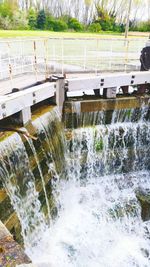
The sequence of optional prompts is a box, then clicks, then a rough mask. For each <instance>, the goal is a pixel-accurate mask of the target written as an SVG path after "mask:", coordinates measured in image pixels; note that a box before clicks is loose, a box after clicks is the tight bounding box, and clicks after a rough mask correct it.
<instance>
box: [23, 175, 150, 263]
mask: <svg viewBox="0 0 150 267" xmlns="http://www.w3.org/2000/svg"><path fill="white" fill-rule="evenodd" d="M91 178H92V179H91V180H90V181H89V182H87V184H86V185H84V186H83V185H80V184H79V183H75V182H73V181H68V182H62V183H61V184H60V185H59V203H60V205H61V206H60V210H59V216H58V218H57V219H56V221H55V222H53V225H52V226H51V228H50V229H49V230H47V231H46V232H45V233H43V236H42V239H41V241H40V242H39V244H38V246H37V247H36V248H33V250H32V251H28V250H27V252H28V253H29V255H30V256H31V258H32V260H33V262H35V263H37V265H38V266H40V267H42V266H43V267H44V266H49V267H50V266H51V267H56V266H57V267H72V266H78V267H93V266H97V267H111V266H113V267H127V266H129V267H131V266H136V267H137V266H138V267H148V266H149V265H150V259H149V251H150V240H149V237H150V236H149V231H148V227H150V226H149V223H148V222H146V223H145V222H143V221H142V219H141V208H140V205H139V203H138V201H137V198H136V195H135V191H136V189H137V188H139V187H142V188H145V189H146V188H147V187H149V186H150V183H149V178H150V174H149V172H146V171H145V172H144V171H143V172H140V173H134V174H133V173H132V174H128V175H115V176H114V175H113V176H103V177H100V178H94V177H91ZM131 181H132V182H131Z"/></svg>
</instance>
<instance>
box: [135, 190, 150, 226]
mask: <svg viewBox="0 0 150 267" xmlns="http://www.w3.org/2000/svg"><path fill="white" fill-rule="evenodd" d="M136 197H137V199H138V201H139V202H140V205H141V217H142V220H143V221H149V220H150V191H149V190H148V189H145V190H144V189H138V190H137V192H136Z"/></svg>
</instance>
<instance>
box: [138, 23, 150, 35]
mask: <svg viewBox="0 0 150 267" xmlns="http://www.w3.org/2000/svg"><path fill="white" fill-rule="evenodd" d="M137 30H138V31H141V32H149V31H150V20H149V21H143V22H141V23H140V24H139V25H138V27H137Z"/></svg>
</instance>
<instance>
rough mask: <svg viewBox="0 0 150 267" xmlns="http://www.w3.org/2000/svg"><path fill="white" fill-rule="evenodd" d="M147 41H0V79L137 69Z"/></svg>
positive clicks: (49, 39) (75, 39)
mask: <svg viewBox="0 0 150 267" xmlns="http://www.w3.org/2000/svg"><path fill="white" fill-rule="evenodd" d="M145 42H146V39H144V38H138V39H133V38H132V39H128V40H126V41H125V39H123V38H111V39H106V38H47V39H44V38H41V39H35V40H33V39H25V38H22V39H16V40H12V39H7V40H6V41H0V79H1V80H2V79H7V78H10V79H13V77H15V76H17V75H20V74H25V73H28V74H29V73H31V74H34V75H35V76H36V79H37V80H38V76H39V75H41V74H43V77H47V76H49V75H50V74H53V73H62V74H64V73H70V72H94V73H95V74H97V73H99V72H114V71H130V70H138V68H139V57H140V52H141V49H142V48H143V47H144V46H145Z"/></svg>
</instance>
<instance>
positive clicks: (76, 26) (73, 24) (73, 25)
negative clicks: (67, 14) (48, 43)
mask: <svg viewBox="0 0 150 267" xmlns="http://www.w3.org/2000/svg"><path fill="white" fill-rule="evenodd" d="M68 28H69V29H73V30H74V31H76V32H79V31H82V30H83V25H82V24H81V23H80V22H79V21H78V20H77V19H76V18H69V19H68Z"/></svg>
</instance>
